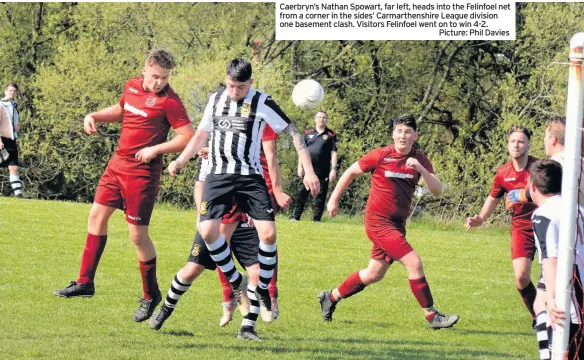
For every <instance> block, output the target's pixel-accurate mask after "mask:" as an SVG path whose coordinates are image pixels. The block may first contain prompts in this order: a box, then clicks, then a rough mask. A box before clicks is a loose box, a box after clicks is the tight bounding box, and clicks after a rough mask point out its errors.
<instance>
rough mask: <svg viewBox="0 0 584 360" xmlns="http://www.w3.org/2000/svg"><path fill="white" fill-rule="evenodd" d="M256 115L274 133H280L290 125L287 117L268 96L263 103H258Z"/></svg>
mask: <svg viewBox="0 0 584 360" xmlns="http://www.w3.org/2000/svg"><path fill="white" fill-rule="evenodd" d="M257 113H258V115H259V116H260V117H261V118H262V119H263V120H264V121H265V122H266V123H267V124H268V125H270V126H271V127H272V129H273V130H274V131H275V132H276V133H280V132H282V130H284V129H285V128H286V127H287V126H288V124H290V119H289V118H288V116H286V114H285V113H284V111H282V109H280V107H279V106H278V104H276V102H275V101H274V99H272V97H271V96H268V97H267V98H266V99H265V100H264V102H263V103H262V102H261V101H260V103H259V104H258V110H257Z"/></svg>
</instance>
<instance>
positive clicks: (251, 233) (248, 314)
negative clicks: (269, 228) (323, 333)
mask: <svg viewBox="0 0 584 360" xmlns="http://www.w3.org/2000/svg"><path fill="white" fill-rule="evenodd" d="M276 138H277V136H276V135H275V133H274V132H273V130H271V128H270V127H269V126H266V127H265V129H264V134H263V137H262V147H263V149H264V150H265V151H263V152H265V156H262V158H263V159H265V161H266V168H267V169H268V173H266V174H265V175H266V176H268V174H271V178H273V179H274V188H275V192H276V193H277V194H278V195H277V196H274V198H273V200H274V202H276V201H277V200H276V199H278V200H279V201H280V203H279V204H280V205H281V206H283V207H287V206H288V205H289V203H290V198H289V197H288V195H286V194H285V193H283V192H281V193H280V192H279V191H281V186H280V170H279V167H278V163H277V158H276ZM263 152H262V153H263ZM199 155H200V156H203V157H207V156H206V152H205V151H202V152H201V151H200V152H199ZM203 157H201V158H200V162H199V164H200V167H199V174H198V176H197V182H196V184H195V203H196V205H197V212H198V213H199V214H200V212H201V198H202V194H201V192H202V190H203V189H202V186H201V185H202V184H203V183H204V182H205V180H206V178H207V176H208V172H209V166H208V165H209V161H208V160H207V159H203ZM276 205H278V203H276V204H275V206H276ZM247 220H248V219H247V217H246V215H245V214H243V213H242V212H241V211H240V209H239V206H237V205H234V206H233V207H232V208H231V210H230V211H229V213H228V214H226V215H224V216H223V218H222V221H221V227H222V228H223V229H222V230H223V232H224V233H225V234H226V240H227V241H229V240H231V242H230V245H231V249H232V250H233V254H234V255H235V257H236V258H237V259H238V261H239V263H240V264H241V265H242V266H243V267H244V268H245V269H246V271H247V273H248V276H249V284H247V282H246V281H245V278H243V281H242V282H241V284H240V286H239V288H237V289H236V290H237V291H236V293H237V292H240V295H239V296H237V298H238V301H239V303H240V310H241V312H242V315H243V316H244V319H243V321H242V327H241V329H240V332H239V335H238V337H239V338H242V339H246V340H261V338H260V337H259V336H258V335H257V333H256V331H255V322H256V320H257V317H258V314H259V312H260V303H259V301H258V299H257V296H256V289H257V285H258V281H259V276H260V268H259V265H258V250H259V238H258V233H257V231H256V230H255V229H254V228H253V226H250V225H249V223H248V221H247ZM233 224H235V225H236V226H237V227H236V228H235V229H234V228H233V226H232V225H233ZM231 234H233V235H231ZM215 268H216V264H215V262H214V261H213V259H212V258H211V252H210V251H209V249H207V247H206V246H205V243H204V241H203V238H202V236H201V235H200V234H199V232H197V234H196V236H195V240H194V243H193V246H192V248H191V253H190V255H189V258H188V261H187V263H186V264H185V265H184V266H183V268H182V269H181V270H179V271H178V272H177V274H176V275H175V277H174V279H173V281H172V283H171V287H170V289H169V291H168V294H167V296H166V300H165V302H164V304H163V305H162V307H161V308H160V309H159V310H158V311H157V312H156V313H155V314H154V315H153V316H152V317H151V318H150V322H149V323H150V327H151V328H152V329H154V330H159V329H160V328H161V327H162V325H163V324H164V322H165V321H166V320H167V319H168V317H169V316H170V315H171V314H172V312H173V311H174V308H175V307H176V305H177V302H178V300H179V299H180V297H181V296H182V295H183V294H184V293H185V292H186V291H187V290H188V289H189V288H190V286H191V284H192V283H193V282H194V281H195V280H196V279H197V278H198V277H199V275H200V274H201V273H202V272H203V271H204V270H205V269H210V270H214V269H215ZM219 274H220V276H221V274H222V272H221V271H220V270H219ZM227 284H228V286H229V290H231V285H229V281H227ZM246 294H247V296H245V295H246ZM224 295H225V291H224ZM228 296H230V298H228V299H227V300H228V304H229V305H231V298H232V297H231V294H229V295H228ZM231 310H233V309H231ZM232 315H233V312H232V311H231V313H230V314H228V318H227V319H224V318H222V319H221V322H220V325H221V326H225V325H227V324H228V323H229V322H230V321H231V319H232ZM270 315H271V314H270Z"/></svg>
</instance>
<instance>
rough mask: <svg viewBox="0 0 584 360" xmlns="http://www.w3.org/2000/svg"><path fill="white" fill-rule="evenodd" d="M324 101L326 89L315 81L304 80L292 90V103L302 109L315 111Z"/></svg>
mask: <svg viewBox="0 0 584 360" xmlns="http://www.w3.org/2000/svg"><path fill="white" fill-rule="evenodd" d="M323 100H324V89H323V88H322V86H321V85H320V84H319V83H318V82H317V81H314V80H309V79H307V80H302V81H301V82H299V83H298V84H296V86H294V90H292V101H293V102H294V105H296V106H298V107H299V108H301V109H313V108H315V107H317V106H318V105H320V104H321V103H322V101H323Z"/></svg>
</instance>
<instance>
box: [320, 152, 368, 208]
mask: <svg viewBox="0 0 584 360" xmlns="http://www.w3.org/2000/svg"><path fill="white" fill-rule="evenodd" d="M363 174H364V172H363V170H361V166H359V163H358V162H356V163H354V164H353V165H351V167H349V168H348V169H347V170H345V172H344V173H343V175H342V176H341V178H340V179H339V181H338V182H337V186H335V189H334V190H333V193H332V194H331V197H330V199H329V201H328V203H327V206H326V208H327V210H328V212H329V215H330V217H335V216H337V212H338V210H339V199H340V198H341V195H343V193H344V192H345V190H347V188H348V187H349V185H350V184H351V183H352V182H353V180H355V178H356V177H357V176H360V175H363Z"/></svg>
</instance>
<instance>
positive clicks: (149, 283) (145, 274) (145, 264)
mask: <svg viewBox="0 0 584 360" xmlns="http://www.w3.org/2000/svg"><path fill="white" fill-rule="evenodd" d="M140 275H142V290H143V291H144V299H145V300H152V298H154V297H155V296H156V295H158V293H160V290H159V289H158V281H157V280H156V257H155V258H154V259H152V260H148V261H140Z"/></svg>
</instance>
